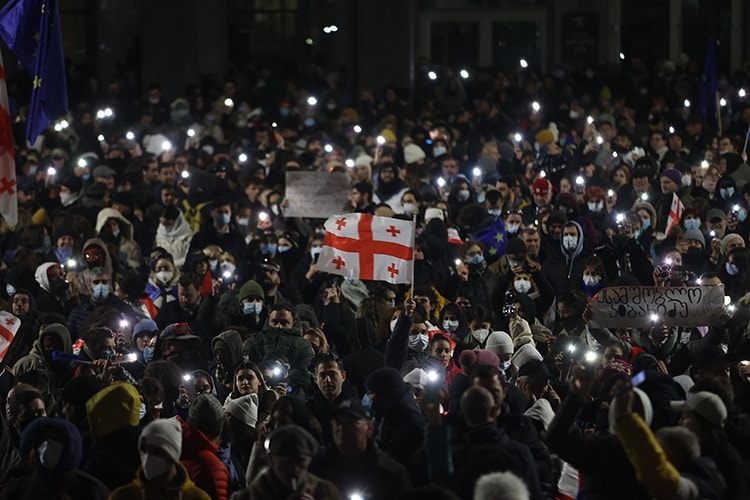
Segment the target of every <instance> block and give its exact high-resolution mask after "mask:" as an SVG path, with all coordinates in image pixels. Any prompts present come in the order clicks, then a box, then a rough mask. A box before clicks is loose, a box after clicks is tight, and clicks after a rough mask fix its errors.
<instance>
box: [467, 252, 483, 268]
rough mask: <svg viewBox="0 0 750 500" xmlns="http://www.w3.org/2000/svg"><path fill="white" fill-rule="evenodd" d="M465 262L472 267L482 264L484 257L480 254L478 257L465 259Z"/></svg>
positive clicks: (473, 256)
mask: <svg viewBox="0 0 750 500" xmlns="http://www.w3.org/2000/svg"><path fill="white" fill-rule="evenodd" d="M466 262H468V263H469V264H474V265H477V264H481V263H482V262H484V255H482V254H481V253H480V254H479V255H472V256H471V257H469V258H468V259H466Z"/></svg>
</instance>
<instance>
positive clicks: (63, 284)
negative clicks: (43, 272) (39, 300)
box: [49, 276, 68, 294]
mask: <svg viewBox="0 0 750 500" xmlns="http://www.w3.org/2000/svg"><path fill="white" fill-rule="evenodd" d="M49 287H50V290H52V292H53V293H58V294H59V293H63V292H65V290H67V289H68V282H67V281H65V278H63V277H62V276H60V277H58V278H54V279H52V280H50V282H49Z"/></svg>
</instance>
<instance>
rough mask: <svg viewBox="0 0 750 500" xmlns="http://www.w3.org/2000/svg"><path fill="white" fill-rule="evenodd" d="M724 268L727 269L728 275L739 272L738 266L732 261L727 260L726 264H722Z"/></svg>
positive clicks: (734, 274)
mask: <svg viewBox="0 0 750 500" xmlns="http://www.w3.org/2000/svg"><path fill="white" fill-rule="evenodd" d="M724 269H726V270H727V273H728V274H729V275H730V276H737V275H738V274H740V268H739V267H737V264H734V263H732V262H727V263H726V264H724Z"/></svg>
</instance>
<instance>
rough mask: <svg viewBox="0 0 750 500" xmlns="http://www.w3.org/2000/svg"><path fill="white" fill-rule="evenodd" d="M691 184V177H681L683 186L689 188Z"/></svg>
mask: <svg viewBox="0 0 750 500" xmlns="http://www.w3.org/2000/svg"><path fill="white" fill-rule="evenodd" d="M692 183H693V177H692V176H690V175H683V176H682V185H683V186H690V185H691V184H692Z"/></svg>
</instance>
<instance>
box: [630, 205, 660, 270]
mask: <svg viewBox="0 0 750 500" xmlns="http://www.w3.org/2000/svg"><path fill="white" fill-rule="evenodd" d="M633 212H635V213H636V214H638V217H640V218H641V230H640V231H639V232H638V233H636V234H635V239H636V241H638V244H639V245H640V246H641V248H642V249H643V251H644V252H645V253H646V256H647V257H648V258H649V260H650V261H651V262H655V261H656V250H655V248H654V241H655V237H654V227H655V226H656V210H655V209H654V207H653V205H651V203H648V202H637V203H635V204H634V205H633Z"/></svg>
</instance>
